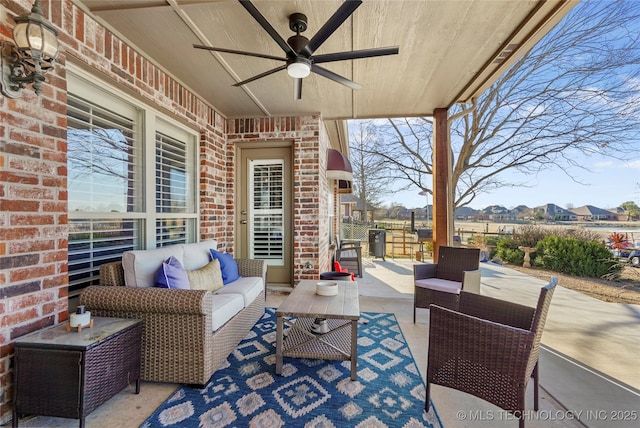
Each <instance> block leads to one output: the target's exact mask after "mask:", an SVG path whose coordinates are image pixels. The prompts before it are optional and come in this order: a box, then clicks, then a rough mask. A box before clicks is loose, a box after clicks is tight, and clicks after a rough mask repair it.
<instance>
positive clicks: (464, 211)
mask: <svg viewBox="0 0 640 428" xmlns="http://www.w3.org/2000/svg"><path fill="white" fill-rule="evenodd" d="M478 212H479V211H478V210H474V209H473V208H471V207H461V208H458V209H457V210H456V211H455V213H454V214H453V215H454V216H455V219H456V220H464V221H473V220H476V219H477V218H478Z"/></svg>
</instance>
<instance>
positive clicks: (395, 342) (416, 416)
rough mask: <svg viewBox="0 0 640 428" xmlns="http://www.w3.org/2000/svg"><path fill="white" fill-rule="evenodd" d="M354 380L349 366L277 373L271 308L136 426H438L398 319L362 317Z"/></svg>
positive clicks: (305, 362) (296, 363)
mask: <svg viewBox="0 0 640 428" xmlns="http://www.w3.org/2000/svg"><path fill="white" fill-rule="evenodd" d="M360 321H361V323H360V324H359V325H358V378H357V380H355V381H352V380H351V379H350V366H351V363H350V362H349V361H344V362H343V361H335V360H310V359H296V358H288V357H285V358H284V361H283V368H282V375H276V374H275V362H276V357H275V341H276V317H275V310H274V309H272V308H267V310H266V312H265V315H264V317H263V318H262V319H261V320H260V321H258V323H257V324H256V325H255V326H254V327H253V329H252V331H251V332H250V333H249V335H248V336H247V337H246V338H245V339H244V340H243V341H242V342H241V343H240V345H238V348H237V349H236V350H235V351H234V352H233V353H232V354H231V355H230V356H229V358H228V359H227V364H226V366H225V367H223V368H221V369H220V370H218V371H217V372H216V373H214V374H213V376H212V377H211V379H210V381H209V383H208V384H207V385H206V387H205V388H204V389H198V388H192V387H187V386H182V387H180V388H178V390H177V391H176V392H175V393H174V394H173V395H172V396H171V397H169V399H168V400H167V401H166V402H165V403H163V404H162V405H161V406H160V407H159V408H158V409H157V410H156V411H155V412H154V413H153V415H151V416H150V417H149V419H147V420H146V421H145V422H144V423H143V424H142V425H141V427H143V428H147V427H149V428H151V427H167V426H170V427H194V428H195V427H201V428H213V427H259V428H261V427H280V426H283V425H287V426H291V427H318V428H320V427H322V428H329V427H336V428H343V427H403V428H413V427H416V428H417V427H442V423H441V421H440V418H439V416H438V414H437V412H436V411H435V407H434V406H433V404H432V405H431V410H430V411H429V413H426V412H425V411H424V397H425V386H424V382H423V381H422V377H421V376H420V374H419V372H418V367H417V366H416V364H415V362H414V360H413V356H412V355H411V351H410V350H409V347H408V346H407V342H406V340H405V338H404V335H403V334H402V331H401V330H400V326H399V325H398V322H397V321H396V318H395V315H393V314H384V313H372V312H363V313H362V314H361V318H360Z"/></svg>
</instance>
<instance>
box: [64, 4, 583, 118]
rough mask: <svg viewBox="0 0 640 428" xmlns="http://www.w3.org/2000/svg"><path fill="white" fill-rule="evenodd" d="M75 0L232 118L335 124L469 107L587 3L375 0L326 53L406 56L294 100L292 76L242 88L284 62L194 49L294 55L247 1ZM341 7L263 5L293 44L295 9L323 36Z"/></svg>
mask: <svg viewBox="0 0 640 428" xmlns="http://www.w3.org/2000/svg"><path fill="white" fill-rule="evenodd" d="M73 1H74V2H75V3H76V4H79V5H81V7H83V8H84V10H85V11H88V12H90V13H91V14H93V15H94V16H95V17H96V18H97V19H98V20H99V21H100V22H102V23H103V24H105V25H107V26H108V27H109V28H111V29H112V30H113V31H115V32H116V33H117V34H119V35H120V36H122V37H124V38H125V39H126V40H128V41H129V42H130V43H132V44H134V45H135V46H137V47H138V48H139V49H141V50H142V51H143V52H145V53H146V55H148V56H149V57H150V58H152V59H153V60H154V61H155V62H156V63H157V64H159V65H160V66H162V67H163V68H164V69H166V70H167V71H168V72H170V73H171V74H172V75H174V76H175V77H177V78H178V79H179V80H181V81H182V82H183V83H184V84H185V85H186V86H187V87H189V88H191V89H192V90H193V91H195V92H196V93H198V94H200V96H202V97H203V98H205V99H206V100H207V101H208V102H209V103H210V104H211V105H213V106H215V107H216V108H217V109H218V110H219V111H220V112H221V113H222V114H224V115H226V116H227V117H229V118H232V117H240V116H265V115H266V116H270V115H273V116H280V115H303V114H320V115H321V116H322V117H323V119H325V120H327V121H328V123H330V122H331V121H340V120H343V119H350V118H374V117H403V116H430V115H431V114H432V113H433V110H434V109H435V108H441V107H449V106H451V105H453V104H454V103H456V102H460V101H469V100H470V99H471V98H472V97H474V96H477V95H478V94H480V93H481V92H482V91H483V90H484V89H485V88H486V87H487V86H488V85H490V84H491V83H492V82H493V81H494V80H495V79H496V78H497V77H498V76H499V75H500V74H501V73H503V72H504V70H505V69H506V67H508V65H509V64H511V63H512V62H513V61H514V60H515V59H516V58H517V57H518V56H519V55H521V54H522V53H523V52H524V51H526V50H527V49H529V48H530V47H531V46H532V44H533V43H535V42H536V41H538V40H539V39H540V38H541V37H542V36H543V35H544V34H546V33H547V32H548V31H549V30H550V29H551V28H552V27H553V25H555V24H556V23H557V22H558V21H559V20H560V19H561V18H562V17H563V16H564V15H565V14H566V13H567V12H568V11H569V10H570V9H571V7H573V6H574V5H575V1H564V0H548V1H538V0H517V1H513V0H439V1H437V0H423V1H418V0H412V1H401V0H384V1H383V0H364V2H363V4H362V5H361V6H360V7H359V8H358V9H357V10H356V11H355V12H354V13H353V15H351V17H350V18H349V19H347V20H346V21H345V22H344V23H343V25H341V26H340V27H339V28H338V30H337V31H336V32H335V33H334V34H333V35H332V36H331V37H329V39H327V41H326V42H325V43H324V44H323V45H321V47H320V48H319V49H318V51H317V52H316V54H324V53H331V52H342V51H349V50H354V49H367V48H378V47H386V46H396V45H397V46H399V47H400V53H399V54H398V55H394V56H385V57H379V58H369V59H358V60H350V61H342V62H331V63H326V64H323V66H325V68H327V69H329V70H331V71H333V72H335V73H338V74H340V75H343V76H345V77H347V78H349V79H352V80H354V81H356V82H358V83H360V84H361V85H362V86H363V87H362V89H360V90H357V91H355V90H351V89H349V88H347V87H345V86H342V85H340V84H337V83H335V82H333V81H331V80H329V79H326V78H324V77H322V76H319V75H316V74H313V73H312V74H311V75H310V76H309V77H307V78H305V79H304V81H303V89H302V99H301V100H294V98H293V80H292V79H291V78H290V77H289V76H288V75H287V73H286V71H285V70H282V71H280V72H278V73H275V74H272V75H270V76H268V77H264V78H262V79H259V80H256V81H254V82H252V83H249V84H247V85H245V86H243V87H233V86H232V84H234V83H236V82H239V81H242V80H245V79H247V78H249V77H252V76H254V75H257V74H260V73H262V72H265V71H267V70H270V69H272V68H275V67H277V66H278V65H282V64H283V63H282V62H277V61H274V60H271V59H263V58H255V57H246V56H239V55H233V54H228V53H216V52H210V51H204V50H199V49H194V48H192V45H193V44H203V45H209V46H216V47H223V48H228V49H236V50H245V51H252V52H258V53H264V54H269V55H274V56H279V57H284V52H283V50H282V49H281V48H280V47H279V46H278V44H277V43H276V42H274V40H273V39H272V38H271V37H269V35H268V34H267V33H266V32H265V30H264V29H263V28H262V27H261V26H260V25H259V24H258V23H257V22H256V21H255V20H254V19H253V17H252V16H251V15H250V14H249V13H248V12H247V11H246V10H245V8H243V7H242V6H241V5H240V4H239V2H237V1H234V0H226V1H225V0H223V1H211V0H209V1H206V0H113V1H108V0H73ZM341 3H342V2H341V1H337V0H323V1H317V0H315V1H314V0H296V1H260V0H256V1H254V5H255V7H256V8H257V9H258V10H259V11H260V13H261V14H262V15H263V16H264V17H265V18H266V19H267V20H268V21H269V22H270V24H271V25H272V26H273V28H274V29H275V30H276V31H277V32H278V33H279V34H280V35H281V36H282V38H284V39H285V40H286V39H288V38H289V37H290V36H291V35H293V32H292V31H291V30H290V29H289V25H288V24H289V21H288V16H289V15H290V14H292V13H294V12H300V13H304V14H305V15H306V16H307V17H308V29H307V31H306V32H305V33H304V35H305V36H306V37H308V38H311V37H312V36H313V35H314V34H315V33H316V31H317V30H318V29H319V28H320V27H321V26H322V25H323V24H324V23H325V21H327V20H328V19H329V17H330V16H331V15H332V14H333V13H334V12H335V11H336V10H337V9H338V8H339V7H340V5H341ZM337 123H340V122H337ZM330 128H332V129H333V128H335V124H334V125H333V127H332V126H330ZM337 128H340V126H337Z"/></svg>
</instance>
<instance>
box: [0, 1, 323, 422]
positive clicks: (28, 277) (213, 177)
mask: <svg viewBox="0 0 640 428" xmlns="http://www.w3.org/2000/svg"><path fill="white" fill-rule="evenodd" d="M31 4H32V2H31V0H19V1H13V0H0V6H1V7H0V40H9V39H11V32H12V29H13V26H14V22H13V19H12V17H14V16H16V15H21V14H24V13H27V12H28V11H29V10H30V8H31ZM42 7H43V11H44V15H45V17H46V18H47V19H49V20H50V21H51V22H52V23H53V24H54V26H56V27H57V29H58V33H59V34H58V39H59V41H60V44H61V47H62V48H61V55H60V57H59V60H58V62H57V64H56V65H55V68H54V70H52V71H51V72H49V74H48V75H47V76H46V77H47V82H46V83H45V84H44V85H43V91H42V95H41V96H40V97H36V95H35V94H34V93H33V91H32V90H31V89H30V88H28V89H26V90H24V91H23V92H22V94H21V97H20V98H18V99H15V100H12V99H9V98H6V97H4V96H0V117H1V118H2V120H1V121H0V165H1V166H2V168H1V170H0V206H1V208H2V209H1V210H0V297H1V299H0V424H3V423H6V422H7V421H8V420H9V419H10V418H11V396H12V357H13V341H14V340H15V339H16V338H18V337H20V336H23V335H24V334H27V333H29V332H32V331H35V330H38V329H40V328H42V327H45V326H49V325H53V324H57V323H60V322H64V321H66V320H67V318H68V296H67V286H68V278H67V244H68V243H67V239H68V226H67V159H66V126H67V123H66V101H67V93H66V88H67V84H66V71H65V66H66V64H67V63H74V64H77V65H79V66H81V67H82V68H83V69H87V70H90V71H91V72H92V73H95V74H96V75H99V76H100V77H101V78H103V79H106V80H109V81H110V82H112V83H113V84H114V85H116V86H118V87H119V88H121V89H123V90H125V91H127V92H129V93H131V94H133V95H134V96H136V97H137V98H139V99H141V100H143V101H144V102H146V103H148V104H151V105H153V106H154V107H155V108H157V109H159V110H161V111H164V112H165V113H166V114H168V115H169V116H172V117H176V118H179V119H180V120H181V121H182V122H184V123H187V124H189V125H190V126H191V127H193V128H194V129H197V130H198V131H199V133H200V147H199V163H200V183H201V185H200V189H199V190H200V220H201V223H200V225H201V228H200V235H201V236H200V237H201V239H217V240H218V241H219V242H220V243H221V246H222V247H226V248H231V249H232V246H233V242H234V233H235V230H234V189H233V186H234V184H233V183H234V180H235V147H234V142H236V141H240V140H242V141H273V140H283V139H285V140H287V141H292V142H293V146H294V152H295V155H294V162H295V169H294V175H295V178H294V180H295V183H294V188H295V189H296V190H295V228H296V232H295V234H296V235H295V236H296V238H295V239H296V241H295V242H296V248H295V260H296V264H295V269H296V279H302V278H311V277H317V276H316V275H317V274H318V272H320V271H325V270H329V261H328V256H327V254H328V231H327V228H328V224H327V222H326V221H324V220H325V219H326V216H327V206H326V204H327V198H326V197H325V195H326V192H327V191H328V189H327V182H326V173H323V171H324V166H326V165H324V163H326V155H325V153H326V148H327V147H328V145H329V142H328V138H327V136H326V132H325V130H324V128H323V126H322V122H321V120H320V118H319V117H315V116H309V117H302V118H293V117H288V118H262V119H261V118H254V119H246V120H234V121H228V120H227V119H226V118H225V117H223V116H222V115H221V114H219V113H218V112H217V111H216V110H215V109H214V108H212V107H211V106H209V105H208V104H206V103H205V102H204V101H203V100H201V99H200V98H199V97H198V96H197V94H193V93H191V92H189V91H188V90H187V89H186V88H184V87H183V86H182V85H181V84H180V82H178V81H176V80H174V79H172V78H171V77H170V76H168V75H167V74H165V73H164V72H162V70H160V69H158V68H157V67H155V66H154V64H153V63H152V62H150V61H148V60H147V59H146V58H145V57H144V56H142V55H141V54H139V53H138V52H136V51H134V50H133V49H132V48H130V47H129V46H127V45H126V44H125V43H123V42H122V41H121V40H119V39H118V38H117V37H116V36H114V35H113V34H111V33H110V32H109V31H108V30H106V29H105V28H103V27H102V26H101V25H99V24H98V23H97V22H95V21H94V20H93V19H91V18H90V17H88V16H86V15H85V14H84V13H83V12H82V11H81V10H80V9H78V8H76V7H75V5H74V4H73V3H71V2H70V1H68V0H42ZM227 127H229V130H227ZM320 154H322V155H320ZM300 260H305V261H306V260H315V261H317V262H316V263H314V268H313V269H311V270H304V267H303V266H302V265H301V263H300Z"/></svg>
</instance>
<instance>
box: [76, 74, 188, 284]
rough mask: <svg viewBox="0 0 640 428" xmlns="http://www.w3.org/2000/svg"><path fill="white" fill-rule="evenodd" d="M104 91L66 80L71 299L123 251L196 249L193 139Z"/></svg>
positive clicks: (129, 102)
mask: <svg viewBox="0 0 640 428" xmlns="http://www.w3.org/2000/svg"><path fill="white" fill-rule="evenodd" d="M102 87H104V86H103V85H101V88H98V87H97V86H94V85H93V84H91V83H89V82H88V81H86V80H83V79H82V78H81V77H79V76H76V75H75V74H73V73H70V76H69V92H68V98H67V99H68V101H67V104H68V105H67V120H68V129H67V141H68V144H67V146H68V154H67V156H68V161H67V165H68V189H69V195H68V200H69V289H70V294H71V295H73V294H77V292H78V291H79V290H80V289H82V288H84V287H86V286H88V285H91V284H97V283H98V279H99V267H100V265H101V264H103V263H107V262H111V261H118V260H120V259H121V257H122V253H123V252H124V251H127V250H134V249H145V248H154V247H160V246H166V245H172V244H178V243H187V242H194V241H195V231H196V230H197V220H198V216H197V207H196V205H197V195H196V191H195V189H196V188H197V186H196V183H195V177H196V174H195V171H196V167H197V163H196V159H195V158H196V141H197V136H196V135H194V133H193V132H191V131H189V130H186V129H184V128H182V127H180V126H178V125H174V124H172V123H171V122H170V121H169V120H167V119H165V118H163V117H159V115H158V114H157V113H155V112H154V111H152V110H150V109H149V108H148V107H147V106H144V105H140V104H137V103H136V102H135V101H132V100H130V99H128V98H126V97H125V96H124V95H123V96H121V97H118V96H117V95H114V94H116V93H117V92H116V91H115V90H111V91H109V92H106V91H105V90H104V89H102ZM143 130H144V131H143ZM149 167H150V168H149Z"/></svg>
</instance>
